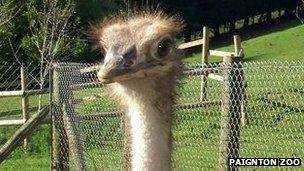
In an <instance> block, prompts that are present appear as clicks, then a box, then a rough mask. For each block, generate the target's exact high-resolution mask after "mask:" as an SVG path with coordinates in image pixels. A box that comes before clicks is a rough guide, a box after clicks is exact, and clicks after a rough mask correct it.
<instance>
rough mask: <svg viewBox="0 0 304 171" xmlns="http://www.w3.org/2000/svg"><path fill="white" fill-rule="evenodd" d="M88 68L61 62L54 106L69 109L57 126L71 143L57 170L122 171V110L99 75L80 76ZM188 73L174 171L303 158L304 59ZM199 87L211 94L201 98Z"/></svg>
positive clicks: (178, 114) (177, 119)
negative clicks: (232, 160)
mask: <svg viewBox="0 0 304 171" xmlns="http://www.w3.org/2000/svg"><path fill="white" fill-rule="evenodd" d="M87 67H91V65H85V64H59V66H57V71H56V72H55V73H57V76H56V77H57V79H58V80H57V81H55V82H54V86H56V84H58V86H59V87H60V88H59V89H58V91H59V92H57V93H58V94H59V97H58V99H57V105H58V106H57V107H59V108H60V107H61V108H63V109H64V110H63V112H61V114H57V115H58V116H59V115H62V118H60V117H58V118H57V120H56V117H55V123H56V125H64V126H63V127H62V129H61V128H57V129H58V130H57V131H59V132H58V134H59V138H63V139H64V138H67V139H68V140H69V141H67V140H61V141H59V142H60V143H61V145H58V144H57V148H58V149H57V150H58V152H59V153H60V155H59V156H60V157H61V158H59V159H61V160H62V161H64V162H63V163H62V162H61V161H57V165H56V166H55V167H59V169H60V168H61V169H63V170H64V169H65V167H73V168H74V169H76V168H82V169H84V168H87V169H88V170H122V169H123V161H124V132H125V130H124V129H125V128H124V122H123V113H122V112H121V111H119V108H117V104H116V103H115V101H113V100H112V99H110V98H108V97H107V95H106V89H105V87H104V85H102V84H100V83H98V80H97V77H96V71H92V72H88V73H81V72H80V70H81V69H84V68H87ZM55 70H56V69H55ZM184 73H185V74H184V77H183V78H182V80H181V83H180V85H179V86H178V92H179V98H178V99H177V105H176V110H175V114H174V122H173V130H172V131H173V157H172V161H173V168H174V170H202V169H203V170H217V169H228V166H227V159H228V158H230V157H240V158H252V157H267V158H279V157H282V158H284V157H285V158H286V157H295V158H303V157H304V149H303V145H304V141H303V140H304V122H303V121H304V93H303V91H304V63H303V62H251V63H244V64H233V65H223V64H214V65H208V66H204V67H203V68H202V66H200V65H191V66H186V67H185V69H184ZM207 73H208V77H209V78H208V79H207V82H205V83H203V84H202V80H203V79H202V74H207ZM54 75H56V74H54ZM202 85H203V86H206V87H205V88H206V90H207V91H206V94H205V95H204V96H205V99H203V100H201V99H202V98H201V96H202V94H201V90H202ZM54 90H56V88H55V89H54ZM53 93H54V94H56V92H53ZM55 97H56V96H55ZM55 101H56V99H55ZM63 104H64V105H63ZM181 106H182V107H181ZM185 106H186V107H185ZM60 136H61V137H60ZM55 151H56V150H55ZM68 151H69V153H67V152H68ZM56 155H58V154H55V158H54V159H56ZM63 156H65V158H62V157H63ZM55 163H56V162H55ZM239 169H241V170H256V169H261V167H254V166H252V167H239ZM264 169H270V170H271V169H272V170H277V169H278V167H277V166H276V167H267V168H264ZM282 169H287V170H288V169H290V170H294V169H298V170H301V169H303V167H284V168H282Z"/></svg>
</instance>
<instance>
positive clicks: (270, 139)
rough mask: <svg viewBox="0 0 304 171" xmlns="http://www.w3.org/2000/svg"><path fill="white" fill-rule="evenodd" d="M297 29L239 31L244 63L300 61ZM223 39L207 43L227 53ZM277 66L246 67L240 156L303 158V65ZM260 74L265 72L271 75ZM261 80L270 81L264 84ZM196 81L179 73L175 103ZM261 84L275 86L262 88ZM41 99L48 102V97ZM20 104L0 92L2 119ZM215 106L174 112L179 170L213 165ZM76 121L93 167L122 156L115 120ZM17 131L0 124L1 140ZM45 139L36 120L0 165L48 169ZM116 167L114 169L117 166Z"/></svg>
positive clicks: (214, 85)
mask: <svg viewBox="0 0 304 171" xmlns="http://www.w3.org/2000/svg"><path fill="white" fill-rule="evenodd" d="M303 33H304V26H303V25H300V24H299V22H298V21H295V20H294V21H290V22H284V23H282V24H280V25H277V26H273V27H269V28H265V30H259V31H258V32H255V31H253V32H252V33H250V35H249V34H248V35H242V37H243V39H244V42H243V48H244V49H245V55H246V57H245V61H266V60H284V61H285V60H288V61H291V60H301V59H302V58H303V57H304V51H303V45H304V34H303ZM226 44H227V42H224V43H223V44H222V45H221V44H220V45H217V46H213V47H214V48H216V49H220V50H227V51H233V47H232V46H229V45H226ZM200 55H201V54H193V55H191V56H190V57H188V58H185V59H184V63H188V64H191V63H200V60H201V58H200ZM210 61H211V62H219V61H221V58H217V57H211V58H210ZM302 66H303V63H302ZM275 71H276V70H275V69H273V70H269V71H267V70H259V69H256V70H255V69H248V71H247V73H248V78H247V79H248V82H250V83H251V85H250V86H249V88H248V94H249V97H248V101H249V103H248V104H247V105H248V109H247V110H248V112H249V113H254V115H250V117H249V118H248V122H249V124H248V125H247V126H245V127H244V128H242V131H241V135H242V137H243V138H242V141H241V147H242V150H241V151H240V154H241V156H243V157H301V158H302V159H303V158H304V151H303V149H299V147H303V146H304V144H303V142H304V141H303V140H304V135H303V129H304V116H303V111H304V109H302V108H303V106H304V104H303V103H304V98H303V90H304V85H303V82H304V80H303V79H301V74H302V75H303V73H304V71H303V70H302V71H301V70H299V72H298V73H294V75H292V76H289V75H288V74H286V73H287V72H288V69H286V70H281V71H280V72H279V71H278V72H275ZM264 72H265V73H267V72H270V73H271V75H267V74H265V73H264ZM282 75H288V80H287V81H286V80H284V77H282ZM271 79H272V80H271ZM266 80H268V82H265V81H266ZM291 81H292V82H291ZM189 85H191V86H189ZM199 85H200V79H199V77H193V78H186V79H184V80H183V83H182V84H181V86H180V92H181V98H180V100H179V101H180V102H194V101H197V99H198V97H199V94H198V92H199ZM279 85H280V86H279ZM267 87H273V88H272V89H268V88H267ZM92 92H94V93H96V92H100V88H98V89H94V90H83V91H79V92H76V93H75V97H77V98H79V99H80V98H83V97H84V96H86V94H88V93H92ZM208 92H212V93H210V94H209V96H208V97H209V99H211V100H212V99H217V98H218V97H220V95H221V91H220V86H219V83H218V82H216V81H209V84H208ZM44 99H45V100H44V101H45V103H47V100H46V99H47V97H44ZM30 101H31V104H30V105H31V107H32V108H34V107H36V105H37V97H32V98H31V99H30ZM106 102H107V103H104V100H100V99H99V100H98V99H97V100H92V101H89V102H87V103H84V104H81V105H78V106H75V107H76V111H77V112H78V113H82V114H89V113H93V112H95V111H99V112H100V111H104V110H107V109H111V108H113V107H115V104H114V103H113V102H112V101H109V100H107V101H106ZM20 104H21V99H20V98H0V117H1V119H4V118H17V117H18V115H20V114H21V113H20ZM11 110H14V111H15V112H14V113H9V112H8V111H11ZM34 111H35V110H33V113H34ZM220 112H221V109H220V107H218V106H209V107H208V108H206V109H204V112H203V113H202V110H201V109H191V110H181V111H178V112H176V118H175V121H174V122H175V126H174V135H173V138H174V167H175V168H176V169H177V170H200V169H201V168H206V169H207V168H209V169H215V168H216V166H217V160H218V146H219V144H218V143H219V141H218V140H219V128H220ZM8 114H9V115H8ZM79 126H80V127H81V128H82V129H83V131H82V132H81V134H82V135H83V136H84V137H85V139H86V141H88V142H91V145H88V144H87V145H86V146H85V148H86V151H87V154H86V157H87V158H88V160H89V162H90V163H95V164H96V163H98V162H99V165H102V164H103V163H106V164H107V165H109V166H114V165H115V164H117V163H118V162H120V160H121V158H122V155H121V148H122V147H121V144H122V134H121V132H122V130H121V129H120V120H119V119H117V118H116V119H115V118H113V119H108V120H107V121H106V122H103V123H100V122H95V123H91V126H88V124H85V123H83V124H82V125H79ZM105 126H106V127H105ZM16 129H17V127H15V126H13V127H0V144H1V145H2V144H4V143H5V141H6V140H7V138H9V136H11V135H12V134H13V132H14V131H15V130H16ZM96 130H103V131H96ZM100 142H103V143H102V144H101V143H100ZM50 143H51V140H50V127H49V126H48V125H43V126H40V127H39V129H37V130H36V131H35V132H34V133H33V135H32V137H31V139H30V144H29V146H28V149H27V150H23V149H22V148H18V149H17V150H16V151H14V152H13V154H12V155H11V156H10V157H9V158H8V159H7V160H6V161H5V162H4V163H3V164H1V165H0V170H9V171H10V170H12V171H13V170H28V171H31V170H49V166H50V160H49V159H50V157H49V156H50V154H49V148H50ZM106 147H107V148H106ZM108 147H109V148H108ZM96 149H99V150H96ZM199 149H202V150H199ZM286 149H287V150H288V151H286ZM97 156H105V157H104V158H103V159H102V158H101V157H99V158H97ZM98 159H99V160H98ZM100 161H102V162H100ZM97 165H98V164H97ZM92 168H94V167H92ZM114 168H115V167H113V170H115V169H114ZM249 169H250V168H249ZM274 170H278V168H274Z"/></svg>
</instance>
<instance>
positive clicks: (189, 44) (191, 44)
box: [178, 39, 204, 50]
mask: <svg viewBox="0 0 304 171" xmlns="http://www.w3.org/2000/svg"><path fill="white" fill-rule="evenodd" d="M203 42H204V40H203V39H198V40H195V41H191V42H187V43H183V44H180V45H179V46H178V48H179V49H182V50H183V49H188V48H191V47H195V46H198V45H202V44H203Z"/></svg>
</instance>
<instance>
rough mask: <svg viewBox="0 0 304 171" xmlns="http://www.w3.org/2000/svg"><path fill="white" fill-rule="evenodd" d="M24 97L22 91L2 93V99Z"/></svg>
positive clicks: (0, 92)
mask: <svg viewBox="0 0 304 171" xmlns="http://www.w3.org/2000/svg"><path fill="white" fill-rule="evenodd" d="M23 95H24V92H23V91H22V90H15V91H0V97H21V96H23Z"/></svg>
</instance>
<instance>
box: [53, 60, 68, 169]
mask: <svg viewBox="0 0 304 171" xmlns="http://www.w3.org/2000/svg"><path fill="white" fill-rule="evenodd" d="M54 67H55V68H54V71H53V95H54V96H53V105H52V107H53V109H52V110H53V111H52V112H53V113H52V159H53V161H52V162H53V163H52V170H56V171H61V170H64V171H68V170H69V145H68V138H67V134H66V131H65V129H64V121H63V112H62V110H61V109H62V107H63V103H64V102H63V100H64V97H63V96H64V93H66V92H64V90H63V85H64V84H63V76H64V75H63V74H62V71H61V70H62V69H61V68H60V67H59V66H58V65H54Z"/></svg>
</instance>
